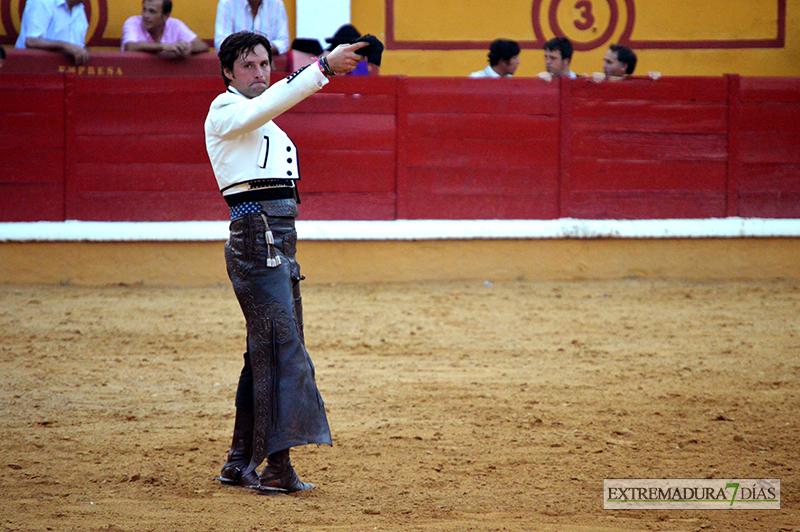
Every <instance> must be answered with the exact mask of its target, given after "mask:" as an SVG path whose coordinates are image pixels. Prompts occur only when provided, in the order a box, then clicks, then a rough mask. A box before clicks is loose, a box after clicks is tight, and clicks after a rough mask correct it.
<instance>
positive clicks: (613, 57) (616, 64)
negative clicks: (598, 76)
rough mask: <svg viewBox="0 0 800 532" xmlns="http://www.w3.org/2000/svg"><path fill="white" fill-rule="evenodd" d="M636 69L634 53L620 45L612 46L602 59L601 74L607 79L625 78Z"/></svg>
mask: <svg viewBox="0 0 800 532" xmlns="http://www.w3.org/2000/svg"><path fill="white" fill-rule="evenodd" d="M635 69H636V53H635V52H634V51H633V50H631V49H630V48H628V47H627V46H623V45H621V44H612V45H611V47H610V48H609V49H608V51H607V52H606V55H605V57H604V58H603V74H605V76H606V78H607V79H611V78H620V79H621V78H626V77H628V76H630V75H631V74H633V71H634V70H635Z"/></svg>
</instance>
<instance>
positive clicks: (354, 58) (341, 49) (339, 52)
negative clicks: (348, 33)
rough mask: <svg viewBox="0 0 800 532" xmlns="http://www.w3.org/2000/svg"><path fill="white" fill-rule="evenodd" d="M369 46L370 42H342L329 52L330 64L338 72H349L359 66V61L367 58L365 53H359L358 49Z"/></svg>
mask: <svg viewBox="0 0 800 532" xmlns="http://www.w3.org/2000/svg"><path fill="white" fill-rule="evenodd" d="M365 46H369V43H368V42H357V43H355V44H340V45H339V46H337V47H336V48H334V50H333V51H332V52H331V53H330V54H328V65H329V66H330V67H331V70H333V72H334V73H336V74H347V73H348V72H352V71H353V70H355V69H356V67H357V66H358V62H359V61H363V60H365V59H366V57H364V56H363V55H358V54H357V53H356V50H359V49H361V48H364V47H365Z"/></svg>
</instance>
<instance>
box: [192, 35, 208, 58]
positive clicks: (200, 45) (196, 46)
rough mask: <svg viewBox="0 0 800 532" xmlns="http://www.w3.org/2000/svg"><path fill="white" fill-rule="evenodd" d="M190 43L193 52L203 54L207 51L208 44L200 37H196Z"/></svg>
mask: <svg viewBox="0 0 800 532" xmlns="http://www.w3.org/2000/svg"><path fill="white" fill-rule="evenodd" d="M190 44H191V47H192V48H191V50H192V53H193V54H203V53H205V52H207V51H208V45H207V44H206V42H205V41H204V40H203V39H201V38H200V37H196V38H195V39H194V40H193V41H192V42H191V43H190Z"/></svg>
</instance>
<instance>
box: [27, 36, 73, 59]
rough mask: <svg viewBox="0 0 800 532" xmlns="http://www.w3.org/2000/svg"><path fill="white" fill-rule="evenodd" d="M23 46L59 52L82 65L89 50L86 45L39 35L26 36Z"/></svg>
mask: <svg viewBox="0 0 800 532" xmlns="http://www.w3.org/2000/svg"><path fill="white" fill-rule="evenodd" d="M25 48H32V49H38V50H47V51H50V52H60V53H62V54H64V55H68V56H69V57H71V58H72V60H73V61H74V62H75V64H77V65H82V64H84V63H86V62H87V61H88V60H89V50H87V49H86V47H84V46H79V45H77V44H72V43H69V42H66V41H53V40H50V39H43V38H41V37H28V38H27V39H25Z"/></svg>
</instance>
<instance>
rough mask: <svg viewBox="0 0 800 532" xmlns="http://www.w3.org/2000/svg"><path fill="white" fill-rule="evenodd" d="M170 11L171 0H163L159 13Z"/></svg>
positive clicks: (166, 13) (164, 13)
mask: <svg viewBox="0 0 800 532" xmlns="http://www.w3.org/2000/svg"><path fill="white" fill-rule="evenodd" d="M170 13H172V0H163V2H162V4H161V14H162V15H169V14H170Z"/></svg>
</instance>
